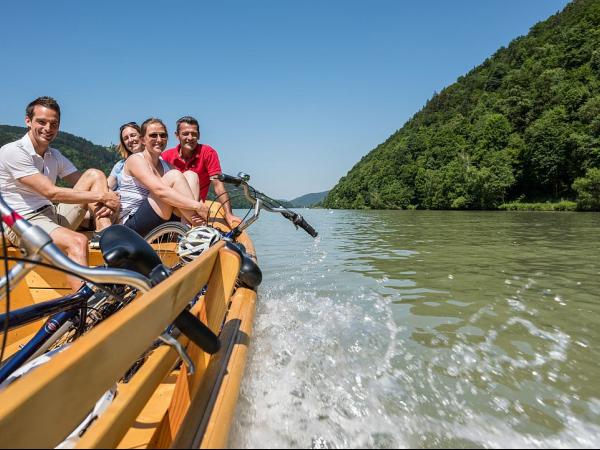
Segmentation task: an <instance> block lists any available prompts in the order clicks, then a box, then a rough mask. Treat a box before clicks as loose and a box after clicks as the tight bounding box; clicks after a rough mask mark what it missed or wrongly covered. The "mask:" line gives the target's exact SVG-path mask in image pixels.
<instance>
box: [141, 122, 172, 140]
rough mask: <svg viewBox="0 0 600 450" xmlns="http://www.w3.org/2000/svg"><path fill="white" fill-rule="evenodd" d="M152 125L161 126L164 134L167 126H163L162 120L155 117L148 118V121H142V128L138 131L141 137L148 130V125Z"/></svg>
mask: <svg viewBox="0 0 600 450" xmlns="http://www.w3.org/2000/svg"><path fill="white" fill-rule="evenodd" d="M153 123H159V124H161V125H162V127H163V128H164V129H165V132H167V126H166V125H165V123H164V122H163V121H162V120H160V119H157V118H156V117H150V118H149V119H146V120H144V123H143V124H142V128H141V131H140V133H141V135H142V136H146V129H147V128H148V125H150V124H153Z"/></svg>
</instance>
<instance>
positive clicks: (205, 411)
mask: <svg viewBox="0 0 600 450" xmlns="http://www.w3.org/2000/svg"><path fill="white" fill-rule="evenodd" d="M239 240H240V242H241V243H243V244H244V245H245V247H246V249H247V251H248V252H249V253H250V254H254V247H253V244H252V242H251V240H250V239H249V237H248V236H247V235H242V236H241V237H240V239H239ZM8 253H9V254H12V255H15V253H16V251H15V249H8ZM101 263H102V257H101V254H100V253H99V252H98V251H91V253H90V264H92V265H97V264H101ZM239 267H240V258H239V256H238V255H237V253H235V252H233V251H231V250H229V249H227V248H226V247H225V246H224V244H223V243H222V242H220V243H218V244H217V245H215V246H213V247H212V248H211V249H209V250H208V251H206V252H205V253H204V254H202V255H201V256H200V257H199V258H197V259H196V260H194V261H193V262H192V263H190V264H188V265H186V266H185V267H183V268H182V269H180V270H178V271H176V272H175V273H174V274H173V275H172V276H171V277H169V278H168V279H167V280H165V281H164V282H162V283H161V284H159V285H158V286H156V287H154V288H153V289H152V290H151V291H149V292H148V293H145V294H143V295H139V296H138V298H136V299H135V300H134V301H133V302H131V303H130V304H129V305H128V306H126V307H125V308H123V309H122V310H120V311H118V312H117V313H115V314H114V315H112V316H111V317H109V318H107V319H106V320H105V321H103V322H102V323H100V324H98V325H97V326H96V327H94V328H93V329H92V330H90V331H89V332H88V333H86V334H85V335H84V336H82V337H81V338H79V339H77V340H76V341H75V342H74V343H73V344H72V345H71V346H70V347H69V348H68V349H67V350H65V351H63V352H61V353H60V354H58V355H56V356H55V357H54V358H52V360H51V361H50V362H49V363H47V364H45V365H43V366H41V367H39V368H37V369H35V370H33V371H32V372H31V373H28V374H27V375H26V376H24V377H22V378H21V379H19V380H17V381H15V382H14V383H12V384H11V385H10V386H8V387H7V388H6V389H4V390H3V391H0V447H2V448H9V447H10V448H49V447H55V446H56V445H57V444H59V443H60V442H62V440H63V439H64V438H65V437H66V436H68V435H69V433H70V432H71V431H72V430H74V429H75V428H76V426H77V425H78V424H79V423H80V422H81V420H82V419H83V418H84V417H85V416H86V415H87V414H88V413H89V411H90V410H91V409H92V407H93V405H94V404H95V402H96V400H97V399H98V398H99V397H100V396H101V395H102V394H103V393H104V392H105V391H106V390H107V389H109V388H110V387H111V386H112V385H114V383H115V381H116V380H119V379H121V377H122V376H123V374H124V373H125V372H126V370H127V369H128V368H129V367H130V366H131V364H133V362H135V360H136V359H137V358H138V357H139V356H140V355H141V354H142V353H143V352H144V351H145V350H146V349H147V348H148V347H149V346H150V345H151V344H152V342H154V341H155V339H156V338H157V337H158V335H159V334H161V333H162V331H163V330H164V329H165V328H166V327H167V326H168V325H169V324H170V323H171V322H172V321H173V320H174V318H175V317H176V316H177V315H178V314H179V312H181V311H182V310H183V308H184V307H185V306H186V305H187V304H188V302H189V301H190V300H191V299H192V298H194V296H195V295H196V294H197V293H198V292H200V290H201V289H202V287H203V286H205V285H208V288H207V292H206V295H204V296H203V297H201V298H200V300H199V301H198V302H197V303H196V304H195V306H194V308H193V309H192V312H193V313H194V314H196V315H197V316H198V317H199V318H200V319H201V320H202V321H203V322H204V323H206V324H207V325H208V326H209V327H210V328H211V329H212V330H213V331H214V332H215V333H217V334H219V337H220V340H221V349H220V351H219V352H218V353H217V354H215V355H212V356H211V355H208V354H206V353H204V352H203V351H202V350H200V349H199V348H198V347H196V346H195V345H194V344H193V343H190V342H188V341H187V339H186V338H185V337H181V338H179V340H180V342H181V343H182V344H183V345H184V346H185V347H186V348H187V352H188V354H189V355H190V357H191V359H192V361H193V362H194V365H195V368H196V371H195V373H194V374H192V375H189V374H188V369H187V367H186V366H185V364H180V360H179V356H178V354H177V352H176V351H175V350H174V349H173V348H171V347H169V346H164V345H163V346H160V347H158V348H157V349H155V350H154V351H153V352H152V353H151V354H150V356H149V357H148V358H147V360H146V361H145V362H144V364H143V365H142V366H141V368H140V369H139V370H138V372H136V373H135V375H134V376H133V377H132V378H131V379H130V380H129V381H128V382H127V383H123V382H118V391H117V392H118V393H117V396H116V398H115V400H114V401H113V402H112V403H111V404H110V406H109V407H108V408H107V410H106V411H105V412H104V413H103V414H102V415H101V416H100V417H99V418H98V419H97V420H95V421H94V422H93V423H92V425H91V426H90V427H89V428H88V429H87V431H86V432H85V433H84V434H83V436H82V437H81V439H80V440H79V441H78V442H77V448H148V447H150V448H168V447H183V448H219V447H225V446H226V445H227V440H228V434H229V428H230V425H231V421H232V418H233V414H234V410H235V406H236V403H237V399H238V394H239V389H240V384H241V380H242V376H243V373H244V368H245V365H246V358H247V351H248V344H249V340H250V336H251V335H252V323H253V318H254V312H255V304H256V292H255V291H254V290H251V289H246V288H242V287H239V288H236V287H235V283H236V277H237V274H238V271H239ZM67 292H68V285H67V284H66V279H65V277H64V275H63V274H61V273H60V272H56V271H52V270H49V269H43V268H39V269H36V270H35V271H33V272H31V273H30V274H29V275H27V277H26V279H25V280H24V281H22V282H21V283H20V285H19V286H17V287H16V288H15V290H13V292H12V293H11V308H12V309H14V308H18V307H22V306H26V305H27V304H31V303H36V302H41V301H45V300H48V299H50V298H54V297H57V296H60V295H64V294H65V293H67ZM4 308H5V304H4V303H3V302H0V310H4ZM41 323H43V322H42V321H40V322H38V323H35V324H30V325H27V326H25V327H22V328H19V329H17V330H14V331H11V332H10V333H9V336H8V346H7V349H6V356H7V357H8V356H10V355H11V354H12V353H14V352H15V351H17V350H18V348H19V345H20V344H22V343H23V342H26V341H27V339H28V338H29V336H30V335H31V334H32V333H34V332H35V331H37V329H39V327H40V325H41Z"/></svg>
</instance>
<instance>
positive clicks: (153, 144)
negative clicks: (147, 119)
mask: <svg viewBox="0 0 600 450" xmlns="http://www.w3.org/2000/svg"><path fill="white" fill-rule="evenodd" d="M168 139H169V136H168V135H167V130H166V129H165V127H164V126H163V125H161V124H160V123H157V122H153V123H150V124H149V125H148V126H147V127H146V134H145V135H144V136H143V138H142V142H143V144H144V148H145V149H146V150H147V151H148V152H150V153H154V154H158V155H160V153H161V152H162V151H163V150H164V149H165V147H166V146H167V141H168Z"/></svg>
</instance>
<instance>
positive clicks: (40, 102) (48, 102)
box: [25, 97, 60, 119]
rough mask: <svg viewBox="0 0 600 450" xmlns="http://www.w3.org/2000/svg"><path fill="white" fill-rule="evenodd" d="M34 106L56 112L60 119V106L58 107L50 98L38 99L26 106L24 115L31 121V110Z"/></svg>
mask: <svg viewBox="0 0 600 450" xmlns="http://www.w3.org/2000/svg"><path fill="white" fill-rule="evenodd" d="M36 106H43V107H44V108H48V109H51V110H53V111H56V113H57V114H58V118H59V119H60V106H58V102H57V101H56V100H54V99H53V98H52V97H38V98H36V99H35V100H34V101H32V102H31V103H30V104H29V105H27V108H25V114H27V117H29V118H30V119H33V110H34V108H35V107H36Z"/></svg>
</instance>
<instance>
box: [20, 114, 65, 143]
mask: <svg viewBox="0 0 600 450" xmlns="http://www.w3.org/2000/svg"><path fill="white" fill-rule="evenodd" d="M25 124H26V125H27V128H29V133H28V134H29V137H30V138H31V142H32V143H33V146H34V148H35V149H36V150H41V151H45V150H46V149H47V148H48V146H49V145H50V142H52V141H53V140H54V138H55V137H56V135H57V134H58V127H59V125H60V116H59V115H58V113H57V112H56V111H54V110H53V109H50V108H46V107H45V106H40V105H36V106H35V107H34V108H33V114H32V116H31V118H30V117H28V116H26V117H25Z"/></svg>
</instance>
